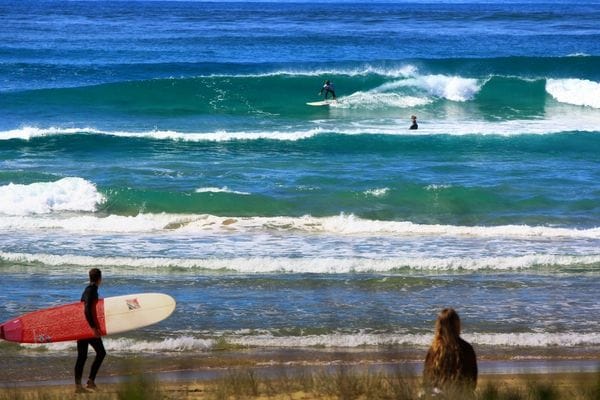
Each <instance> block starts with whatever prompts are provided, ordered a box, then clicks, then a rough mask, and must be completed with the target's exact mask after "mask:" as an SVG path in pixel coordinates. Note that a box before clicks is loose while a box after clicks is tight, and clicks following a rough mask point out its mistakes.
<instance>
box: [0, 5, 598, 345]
mask: <svg viewBox="0 0 600 400" xmlns="http://www.w3.org/2000/svg"><path fill="white" fill-rule="evenodd" d="M599 19H600V5H599V4H598V3H597V2H586V3H581V4H576V5H573V4H571V3H566V2H552V3H532V2H527V3H510V4H506V3H500V4H497V3H493V2H485V3H473V4H454V3H452V2H449V3H443V4H425V3H418V2H417V3H405V2H398V3H374V4H368V5H365V4H359V3H327V4H314V3H202V2H154V1H153V2H145V1H137V2H77V1H74V2H65V3H62V2H61V3H56V2H44V1H27V2H4V3H2V4H1V5H0V23H1V24H2V26H3V30H2V31H1V32H0V111H1V115H2V118H0V275H1V277H2V279H1V280H0V299H1V300H2V301H0V303H1V304H0V320H6V319H9V318H13V317H16V316H17V315H19V314H20V313H22V312H25V311H31V310H35V309H38V308H41V307H44V306H49V305H53V304H59V303H63V302H68V301H72V300H76V299H78V298H79V295H80V291H81V290H82V288H83V285H84V284H85V279H86V273H87V270H88V269H89V268H90V267H91V266H99V267H100V268H102V269H103V270H104V271H105V275H106V279H105V285H104V286H103V288H102V291H101V292H102V294H103V295H104V296H111V295H120V294H126V293H132V292H139V291H163V292H166V293H169V294H171V295H172V296H174V297H175V298H176V300H177V301H178V307H177V310H176V312H175V314H174V315H173V316H172V317H171V318H170V319H168V320H167V321H165V322H163V323H161V324H159V325H157V326H155V327H150V328H146V329H144V330H142V331H135V332H131V333H128V334H126V335H124V336H122V337H115V338H110V339H107V347H108V348H109V349H110V350H111V351H122V352H125V351H128V349H129V348H131V347H132V345H131V343H135V344H136V345H135V346H134V348H135V349H136V351H168V352H179V351H198V352H203V351H207V350H210V349H211V348H212V346H213V345H214V343H215V340H218V339H219V338H225V339H226V340H228V341H231V342H234V343H239V344H243V345H250V346H258V347H280V348H281V347H290V346H309V347H311V346H326V347H329V346H336V347H345V348H354V347H357V346H361V345H363V344H367V345H373V346H387V345H390V344H395V345H398V346H407V347H410V348H421V347H423V346H426V345H427V344H428V342H429V340H430V339H431V332H432V326H433V320H434V319H435V315H436V313H437V312H438V311H439V309H440V308H442V307H445V306H453V307H455V308H456V309H457V310H458V311H459V313H460V314H461V316H462V317H463V320H464V329H465V334H466V335H467V337H468V339H469V340H470V341H472V342H473V343H474V344H475V346H491V347H492V348H495V347H497V348H499V347H504V348H505V347H509V348H518V347H519V346H526V347H531V348H533V349H534V352H536V351H537V352H538V354H544V353H545V352H546V351H548V350H549V349H552V348H556V347H569V348H573V349H575V351H581V352H584V351H587V350H589V349H590V348H591V349H597V347H598V345H599V344H600V336H599V335H598V333H597V332H598V327H599V324H600V320H599V319H598V318H596V317H594V315H596V314H597V311H598V302H597V301H596V288H597V287H598V283H600V282H599V274H598V273H599V271H600V251H599V250H598V249H599V248H600V247H599V244H600V224H599V221H600V201H599V198H600V183H599V182H600V168H599V167H600V139H599V138H600V136H599V133H600V128H599V127H600V102H599V99H600V68H599V67H600V40H599V39H600V30H599V29H598V26H597V25H598V24H597V21H598V20H599ZM325 79H330V80H332V81H333V82H334V84H335V87H336V92H337V96H338V103H337V104H335V105H331V106H329V107H311V106H308V105H306V103H307V102H311V101H316V100H319V96H318V94H317V93H318V91H319V90H320V88H321V85H322V83H323V81H324V80H325ZM413 114H415V115H417V116H418V122H419V130H417V131H409V130H408V126H409V124H410V116H411V115H413ZM129 340H132V341H133V342H131V341H129ZM69 346H71V347H72V345H71V344H66V345H55V346H50V351H57V352H60V351H62V350H64V349H69V350H71V347H69ZM23 351H24V352H25V351H27V349H26V348H24V349H23Z"/></svg>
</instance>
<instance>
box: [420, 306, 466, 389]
mask: <svg viewBox="0 0 600 400" xmlns="http://www.w3.org/2000/svg"><path fill="white" fill-rule="evenodd" d="M423 381H424V382H423V383H424V385H425V388H426V390H428V392H429V393H430V394H436V393H443V392H451V393H456V392H458V393H462V394H463V395H466V396H471V395H473V394H474V391H475V387H476V386H477V359H476V357H475V350H473V347H472V346H471V345H470V344H469V343H467V342H466V341H464V340H463V339H462V338H461V337H460V318H459V317H458V314H457V313H456V311H454V310H453V309H452V308H444V309H443V310H442V311H441V312H440V313H439V315H438V317H437V321H436V322H435V335H434V337H433V342H432V343H431V347H430V348H429V351H428V352H427V356H426V357H425V368H424V370H423Z"/></svg>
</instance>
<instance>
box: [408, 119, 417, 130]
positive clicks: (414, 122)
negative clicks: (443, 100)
mask: <svg viewBox="0 0 600 400" xmlns="http://www.w3.org/2000/svg"><path fill="white" fill-rule="evenodd" d="M408 129H419V125H418V124H417V120H414V121H413V123H412V125H411V126H410V128H408Z"/></svg>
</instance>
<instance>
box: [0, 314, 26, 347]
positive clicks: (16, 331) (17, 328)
mask: <svg viewBox="0 0 600 400" xmlns="http://www.w3.org/2000/svg"><path fill="white" fill-rule="evenodd" d="M22 336H23V325H22V324H21V320H20V319H13V320H11V321H8V322H6V323H4V324H2V326H1V327H0V337H1V338H2V339H4V340H8V341H11V342H20V341H21V337H22Z"/></svg>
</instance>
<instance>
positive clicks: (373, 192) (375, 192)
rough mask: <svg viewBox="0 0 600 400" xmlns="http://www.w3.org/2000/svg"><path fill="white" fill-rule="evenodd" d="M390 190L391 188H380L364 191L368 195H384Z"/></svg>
mask: <svg viewBox="0 0 600 400" xmlns="http://www.w3.org/2000/svg"><path fill="white" fill-rule="evenodd" d="M389 191H390V188H387V187H385V188H379V189H369V190H365V191H364V192H363V193H364V194H365V195H367V196H373V197H383V196H385V195H386V194H387V193H388V192H389Z"/></svg>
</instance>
